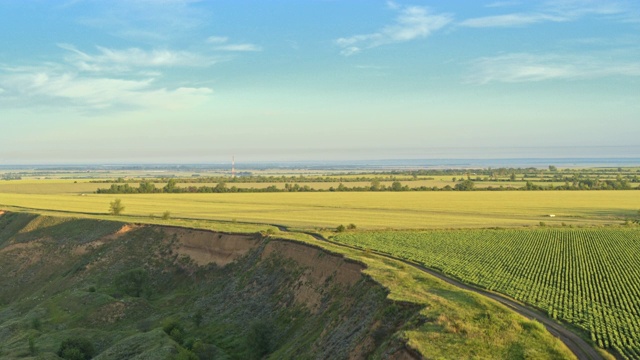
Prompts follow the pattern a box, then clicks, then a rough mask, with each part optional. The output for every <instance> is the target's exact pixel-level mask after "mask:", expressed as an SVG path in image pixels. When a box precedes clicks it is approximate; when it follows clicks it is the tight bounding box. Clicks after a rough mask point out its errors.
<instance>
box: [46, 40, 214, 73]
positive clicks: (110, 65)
mask: <svg viewBox="0 0 640 360" xmlns="http://www.w3.org/2000/svg"><path fill="white" fill-rule="evenodd" d="M58 46H59V47H60V48H62V49H64V50H67V51H68V52H69V54H68V55H67V56H66V57H65V60H66V61H67V62H68V63H70V64H73V65H75V66H76V67H77V68H78V69H80V70H82V71H130V70H132V69H135V68H161V67H176V66H177V67H201V66H211V65H213V64H215V63H216V59H215V58H213V57H211V56H203V55H200V54H196V53H192V52H188V51H173V50H168V49H154V50H150V51H145V50H142V49H139V48H128V49H124V50H118V49H109V48H106V47H101V46H97V47H96V48H97V50H98V54H89V53H86V52H83V51H80V50H78V49H77V48H76V47H75V46H73V45H70V44H58Z"/></svg>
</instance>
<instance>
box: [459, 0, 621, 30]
mask: <svg viewBox="0 0 640 360" xmlns="http://www.w3.org/2000/svg"><path fill="white" fill-rule="evenodd" d="M496 4H500V5H501V3H500V2H499V3H493V5H494V6H490V7H501V6H495V5H496ZM627 10H628V6H627V5H625V4H623V3H621V2H618V1H611V2H608V1H595V0H554V1H545V2H544V3H542V4H541V5H540V6H538V7H537V8H535V9H534V10H532V11H530V12H517V13H509V14H499V15H490V16H482V17H476V18H470V19H466V20H463V21H461V22H460V23H459V25H461V26H465V27H474V28H486V27H518V26H526V25H532V24H536V23H542V22H568V21H575V20H578V19H580V18H582V17H585V16H612V15H620V14H623V13H625V12H626V11H627Z"/></svg>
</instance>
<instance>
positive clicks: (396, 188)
mask: <svg viewBox="0 0 640 360" xmlns="http://www.w3.org/2000/svg"><path fill="white" fill-rule="evenodd" d="M391 190H392V191H402V184H401V183H400V181H394V182H393V183H392V184H391Z"/></svg>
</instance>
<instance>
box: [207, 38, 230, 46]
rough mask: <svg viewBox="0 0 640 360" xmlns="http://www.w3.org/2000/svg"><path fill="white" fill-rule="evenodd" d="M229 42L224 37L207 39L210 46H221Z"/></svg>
mask: <svg viewBox="0 0 640 360" xmlns="http://www.w3.org/2000/svg"><path fill="white" fill-rule="evenodd" d="M227 41H229V38H228V37H226V36H209V37H208V38H207V42H208V43H210V44H222V43H226V42H227Z"/></svg>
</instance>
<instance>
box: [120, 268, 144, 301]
mask: <svg viewBox="0 0 640 360" xmlns="http://www.w3.org/2000/svg"><path fill="white" fill-rule="evenodd" d="M115 285H116V288H117V289H118V291H121V292H123V293H125V294H127V295H129V296H133V297H140V296H142V295H144V294H147V293H148V292H149V274H148V273H147V271H146V270H144V269H143V268H136V269H132V270H128V271H125V272H123V273H121V274H120V275H118V276H117V277H116V280H115Z"/></svg>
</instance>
